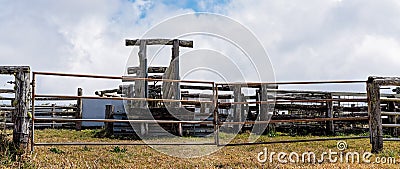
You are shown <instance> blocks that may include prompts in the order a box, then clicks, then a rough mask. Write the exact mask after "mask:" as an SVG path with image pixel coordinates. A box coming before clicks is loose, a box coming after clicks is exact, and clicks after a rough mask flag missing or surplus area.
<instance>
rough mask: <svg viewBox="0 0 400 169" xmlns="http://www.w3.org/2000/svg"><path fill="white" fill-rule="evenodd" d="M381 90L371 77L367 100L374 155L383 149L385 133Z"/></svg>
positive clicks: (368, 84)
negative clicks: (383, 129)
mask: <svg viewBox="0 0 400 169" xmlns="http://www.w3.org/2000/svg"><path fill="white" fill-rule="evenodd" d="M379 88H380V86H379V84H377V83H376V82H375V78H374V77H369V78H368V81H367V100H368V116H369V127H370V139H371V140H370V141H371V144H372V149H371V152H372V153H379V152H381V151H382V149H383V131H382V118H381V101H380V91H379Z"/></svg>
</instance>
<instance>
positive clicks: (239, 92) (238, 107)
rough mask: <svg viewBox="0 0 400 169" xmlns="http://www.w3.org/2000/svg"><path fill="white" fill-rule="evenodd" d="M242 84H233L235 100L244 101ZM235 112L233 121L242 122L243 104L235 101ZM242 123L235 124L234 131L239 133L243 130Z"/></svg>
mask: <svg viewBox="0 0 400 169" xmlns="http://www.w3.org/2000/svg"><path fill="white" fill-rule="evenodd" d="M241 89H242V88H241V86H240V85H234V86H233V96H234V102H242V90H241ZM233 107H234V113H233V121H234V122H242V120H243V119H242V118H241V117H242V115H241V113H242V110H241V109H242V105H241V104H238V103H235V104H234V106H233ZM241 128H242V125H241V124H238V125H234V126H233V131H234V132H235V133H236V132H237V133H239V132H240V131H241Z"/></svg>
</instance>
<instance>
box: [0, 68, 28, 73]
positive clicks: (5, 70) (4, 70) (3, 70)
mask: <svg viewBox="0 0 400 169" xmlns="http://www.w3.org/2000/svg"><path fill="white" fill-rule="evenodd" d="M19 72H22V73H29V72H30V67H29V66H0V74H10V75H12V74H14V73H19Z"/></svg>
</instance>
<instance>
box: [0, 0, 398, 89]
mask: <svg viewBox="0 0 400 169" xmlns="http://www.w3.org/2000/svg"><path fill="white" fill-rule="evenodd" d="M193 12H212V13H217V14H222V15H226V16H228V17H230V18H232V19H234V20H236V21H238V22H240V23H241V24H243V25H244V26H245V27H247V28H248V29H249V30H251V31H252V32H253V33H254V36H256V37H257V38H258V39H259V41H260V42H261V44H262V45H263V47H264V48H265V49H266V51H267V52H268V56H269V58H270V61H271V63H272V65H273V67H274V72H275V77H276V79H277V80H278V81H297V80H337V79H346V80H365V79H367V77H368V76H369V75H378V76H399V75H400V20H399V17H400V2H399V1H397V0H380V1H372V0H324V1H321V0H306V1H296V0H279V1H272V0H259V1H256V0H234V1H228V0H223V1H209V0H199V1H195V0H193V1H179V0H176V1H167V0H165V1H143V0H137V1H124V0H85V1H82V0H65V1H52V0H38V1H34V2H33V1H14V0H0V37H1V38H0V58H1V59H0V60H1V65H30V66H31V68H32V70H33V71H54V72H68V73H90V74H104V75H122V74H123V73H124V69H125V67H126V64H127V61H128V57H129V55H130V54H131V52H132V48H131V47H126V46H124V39H126V38H137V37H141V35H143V34H144V33H145V32H146V31H147V30H149V29H150V28H151V27H153V26H154V25H156V24H158V23H159V22H161V21H163V20H165V19H167V18H170V17H173V16H176V15H179V14H185V13H193ZM188 26H190V25H188ZM195 44H196V42H195ZM46 82H48V83H46ZM56 82H57V84H58V83H59V84H60V85H63V83H62V82H61V83H60V81H55V80H48V81H43V82H42V83H43V84H42V86H43V88H42V90H44V89H45V88H46V89H47V90H50V91H51V90H54V91H56V90H59V88H56V87H53V86H54V83H56ZM75 82H81V84H79V85H78V86H93V84H94V83H93V82H86V81H83V80H77V81H75ZM95 85H96V88H110V86H111V84H110V83H108V82H101V83H100V82H95ZM73 87H75V86H73ZM65 90H66V91H65V92H71V91H72V92H75V90H76V88H73V89H65ZM90 94H92V93H90Z"/></svg>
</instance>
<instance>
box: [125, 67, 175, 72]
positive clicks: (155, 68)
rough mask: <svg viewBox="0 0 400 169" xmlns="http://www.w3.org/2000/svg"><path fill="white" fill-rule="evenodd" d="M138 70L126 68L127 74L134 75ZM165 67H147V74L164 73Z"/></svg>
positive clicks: (136, 68) (137, 68)
mask: <svg viewBox="0 0 400 169" xmlns="http://www.w3.org/2000/svg"><path fill="white" fill-rule="evenodd" d="M138 70H140V68H139V67H128V74H136V73H137V72H138ZM166 70H167V67H148V68H147V72H148V73H165V71H166Z"/></svg>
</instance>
